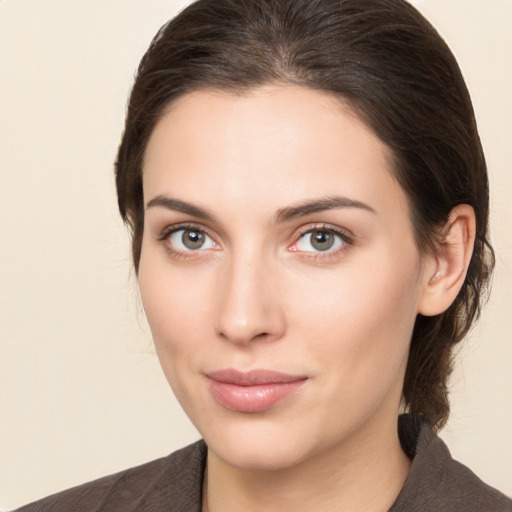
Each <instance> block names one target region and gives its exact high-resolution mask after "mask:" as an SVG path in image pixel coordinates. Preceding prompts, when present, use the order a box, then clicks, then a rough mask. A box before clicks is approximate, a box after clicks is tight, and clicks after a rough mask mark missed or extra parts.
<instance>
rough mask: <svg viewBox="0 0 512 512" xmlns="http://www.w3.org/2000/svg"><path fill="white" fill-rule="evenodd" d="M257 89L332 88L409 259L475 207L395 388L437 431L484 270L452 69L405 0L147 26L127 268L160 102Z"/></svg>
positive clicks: (133, 122) (125, 158)
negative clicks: (457, 264) (379, 183)
mask: <svg viewBox="0 0 512 512" xmlns="http://www.w3.org/2000/svg"><path fill="white" fill-rule="evenodd" d="M268 84H294V85H298V86H304V87H308V88H311V89H314V90H317V91H323V92H325V93H328V94H331V95H334V96H335V97H337V98H339V99H341V100H342V101H343V102H344V103H345V104H348V105H349V106H350V107H351V109H353V110H354V112H355V113H356V114H357V115H358V116H359V117H360V119H361V120H363V122H365V123H366V124H367V125H368V126H369V127H370V128H371V129H372V130H373V132H374V133H375V134H376V135H377V136H378V137H379V138H380V139H381V140H382V141H383V142H384V143H385V144H386V145H387V146H388V148H390V150H391V153H392V155H393V158H392V160H393V161H392V165H391V167H392V172H393V174H394V176H395V177H396V179H397V180H398V182H399V183H400V185H401V186H402V188H403V189H404V191H405V192H406V194H407V196H408V198H409V203H410V209H411V218H412V225H413V230H414V235H415V239H416V242H417V245H418V248H419V250H420V252H421V253H429V252H430V253H432V252H434V253H435V250H436V247H438V244H439V243H442V239H441V235H440V228H441V227H442V226H443V225H444V224H445V222H446V220H447V218H448V215H449V213H450V211H451V210H452V209H453V208H454V207H455V206H456V205H459V204H468V205H470V206H472V207H473V209H474V212H475V216H476V241H475V246H474V251H473V255H472V258H471V262H470V264H469V269H468V272H467V275H466V278H465V281H464V284H463V286H462V289H461V290H460V293H459V294H458V296H457V298H456V299H455V301H454V302H453V303H452V305H451V306H450V307H449V308H448V310H447V311H445V312H444V313H442V314H440V315H437V316H433V317H425V316H421V315H418V317H417V319H416V323H415V327H414V331H413V335H412V340H411V345H410V353H409V360H408V365H407V369H406V375H405V381H404V387H403V402H404V404H405V407H406V410H408V411H410V412H411V413H418V414H421V415H423V416H424V417H426V418H427V419H428V420H429V421H430V422H431V423H432V425H433V427H434V428H436V429H438V428H441V427H442V426H443V425H444V423H445V422H446V420H447V418H448V414H449V402H448V377H449V375H450V372H451V367H452V357H453V356H452V354H453V348H454V346H455V345H456V344H457V343H458V342H459V341H460V340H461V339H462V338H463V337H464V336H465V335H466V334H467V332H468V331H469V330H470V328H471V326H472V324H473V323H474V321H475V320H476V318H477V317H478V315H479V313H480V308H481V304H482V302H483V300H484V299H485V297H486V295H487V289H488V283H489V281H490V276H491V273H492V269H493V266H494V254H493V250H492V247H491V245H490V243H489V241H488V216H489V197H488V196H489V190H488V179H487V170H486V164H485V159H484V154H483V150H482V146H481V143H480V139H479V136H478V132H477V127H476V121H475V116H474V112H473V107H472V104H471V99H470V96H469V93H468V90H467V88H466V85H465V83H464V79H463V77H462V74H461V71H460V69H459V67H458V65H457V62H456V60H455V58H454V56H453V55H452V53H451V51H450V49H449V48H448V46H447V45H446V43H445V42H444V41H443V39H442V38H441V37H440V36H439V34H438V33H437V32H436V30H435V29H434V28H433V27H432V26H431V25H430V23H429V22H428V21H427V20H426V19H425V18H424V17H423V16H422V15H421V14H420V13H419V12H418V11H417V10H416V9H415V8H414V7H412V6H411V5H410V4H408V3H407V2H406V1H404V0H198V1H196V2H194V3H192V4H191V5H189V6H188V7H187V8H185V9H184V10H183V11H181V13H180V14H179V15H178V16H176V17H175V18H174V19H172V20H170V21H169V22H168V23H167V24H166V25H164V26H163V27H162V28H161V29H160V30H159V32H158V33H157V34H156V36H155V37H154V39H153V41H152V42H151V45H150V47H149V49H148V50H147V52H146V54H145V55H144V57H143V58H142V60H141V62H140V65H139V68H138V72H137V75H136V78H135V81H134V85H133V88H132V91H131V96H130V99H129V104H128V109H127V115H126V125H125V130H124V134H123V136H122V140H121V144H120V146H119V151H118V155H117V160H116V184H117V192H118V201H119V209H120V212H121V216H122V218H123V220H124V221H125V223H127V225H128V226H129V228H130V230H131V234H132V256H133V262H134V265H135V270H136V272H138V264H139V259H140V253H141V243H142V235H143V227H144V200H143V189H142V172H143V160H144V153H145V149H146V146H147V143H148V140H149V138H150V136H151V134H152V132H153V129H154V128H155V125H156V124H157V123H158V121H159V119H160V118H161V117H162V115H163V114H164V113H165V112H166V109H167V108H168V107H169V106H170V105H171V104H172V103H173V102H174V101H176V100H177V99H178V98H180V97H181V96H183V95H184V94H187V93H189V92H192V91H197V90H200V89H205V88H210V89H212V88H213V89H221V90H226V91H229V92H233V93H236V94H240V93H244V92H247V91H250V90H251V89H254V88H256V87H260V86H263V85H268Z"/></svg>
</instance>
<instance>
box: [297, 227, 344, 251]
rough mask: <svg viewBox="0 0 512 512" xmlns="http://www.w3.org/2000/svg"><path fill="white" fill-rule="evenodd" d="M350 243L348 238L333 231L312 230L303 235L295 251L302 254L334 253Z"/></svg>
mask: <svg viewBox="0 0 512 512" xmlns="http://www.w3.org/2000/svg"><path fill="white" fill-rule="evenodd" d="M346 243H348V241H347V240H346V237H344V236H343V235H342V234H341V233H336V232H335V231H333V230H332V229H312V230H310V231H306V232H305V233H303V234H302V235H301V236H300V238H299V240H298V241H297V243H296V244H295V245H294V250H296V251H302V252H332V251H335V250H336V249H339V248H340V247H342V246H343V245H344V244H346Z"/></svg>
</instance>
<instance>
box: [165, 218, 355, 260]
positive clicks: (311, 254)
mask: <svg viewBox="0 0 512 512" xmlns="http://www.w3.org/2000/svg"><path fill="white" fill-rule="evenodd" d="M181 230H190V231H196V232H198V233H203V234H205V235H206V236H207V237H208V238H210V239H212V240H214V238H213V237H212V236H210V235H209V234H208V231H207V230H205V229H204V227H202V226H199V225H197V224H190V223H185V224H177V225H173V226H168V227H166V228H165V229H163V231H162V232H161V233H160V234H159V235H158V237H157V241H159V242H162V243H163V244H164V247H165V249H166V250H167V252H168V253H169V254H170V255H171V256H172V257H174V258H180V259H186V258H190V257H197V256H198V254H199V253H201V252H204V251H205V250H208V249H203V251H201V250H197V251H194V250H189V251H182V250H179V249H175V248H174V247H173V246H172V245H171V243H170V242H169V237H170V236H172V235H173V234H174V233H176V232H178V231H181ZM315 231H321V232H325V233H329V234H332V235H335V236H336V237H338V238H339V239H340V240H341V242H342V245H341V247H338V248H336V249H334V250H329V249H327V250H326V251H300V250H296V249H292V247H293V246H295V245H297V244H298V243H299V242H300V240H301V239H302V238H304V237H305V236H306V235H308V234H309V233H313V232H315ZM294 240H295V241H294V242H293V243H292V244H291V245H289V246H288V251H290V252H293V253H295V254H296V255H297V256H298V257H300V258H304V259H309V260H314V261H317V260H323V261H328V260H329V259H331V258H334V257H337V256H338V255H339V253H341V252H344V251H345V250H346V249H347V248H348V247H350V246H351V245H353V243H354V240H353V235H350V234H349V233H347V231H345V230H343V229H340V228H339V227H334V226H330V225H327V224H321V225H309V226H305V227H303V228H301V230H300V231H299V232H298V234H297V235H295V236H294ZM214 243H215V244H216V245H218V244H217V242H215V240H214Z"/></svg>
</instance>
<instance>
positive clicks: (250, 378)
mask: <svg viewBox="0 0 512 512" xmlns="http://www.w3.org/2000/svg"><path fill="white" fill-rule="evenodd" d="M206 377H207V379H208V384H209V388H210V392H211V394H212V395H213V397H214V398H215V400H216V401H217V402H218V403H219V404H220V405H222V406H223V407H225V408H226V409H229V410H231V411H236V412H246V413H257V412H263V411H266V410H268V409H270V408H271V407H273V406H274V405H276V404H277V403H278V402H280V401H281V400H284V399H285V398H287V397H288V396H290V395H292V394H293V393H295V392H296V391H297V390H298V389H299V388H300V387H301V386H302V385H303V384H304V383H305V382H306V381H307V380H308V378H307V377H305V376H297V375H290V374H287V373H282V372H276V371H273V370H252V371H250V372H246V373H244V372H239V371H238V370H234V369H225V370H218V371H214V372H210V373H207V374H206Z"/></svg>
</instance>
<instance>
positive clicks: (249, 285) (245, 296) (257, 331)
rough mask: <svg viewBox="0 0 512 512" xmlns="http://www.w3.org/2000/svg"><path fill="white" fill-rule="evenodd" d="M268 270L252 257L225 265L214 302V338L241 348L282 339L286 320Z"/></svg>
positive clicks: (239, 258) (263, 263)
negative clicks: (257, 342) (241, 346)
mask: <svg viewBox="0 0 512 512" xmlns="http://www.w3.org/2000/svg"><path fill="white" fill-rule="evenodd" d="M271 267H272V266H271V265H270V264H268V263H265V262H264V261H263V260H262V259H258V258H257V257H255V256H254V254H252V255H251V254H248V255H247V257H238V258H236V260H235V259H232V261H231V262H230V263H229V264H228V265H227V266H226V268H225V269H224V272H222V273H221V274H222V277H221V278H220V281H221V282H220V283H219V284H218V294H217V299H216V300H217V307H216V322H215V323H216V325H215V330H216V333H217V335H219V336H221V337H222V338H224V339H226V340H229V341H230V342H232V343H236V344H240V345H243V344H248V343H250V342H254V341H256V340H260V341H274V340H277V339H279V338H280V337H282V335H283V334H284V332H285V329H286V320H285V314H284V310H283V307H282V306H283V304H282V302H281V300H280V297H279V292H278V287H277V285H276V279H274V278H273V272H272V268H271Z"/></svg>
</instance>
